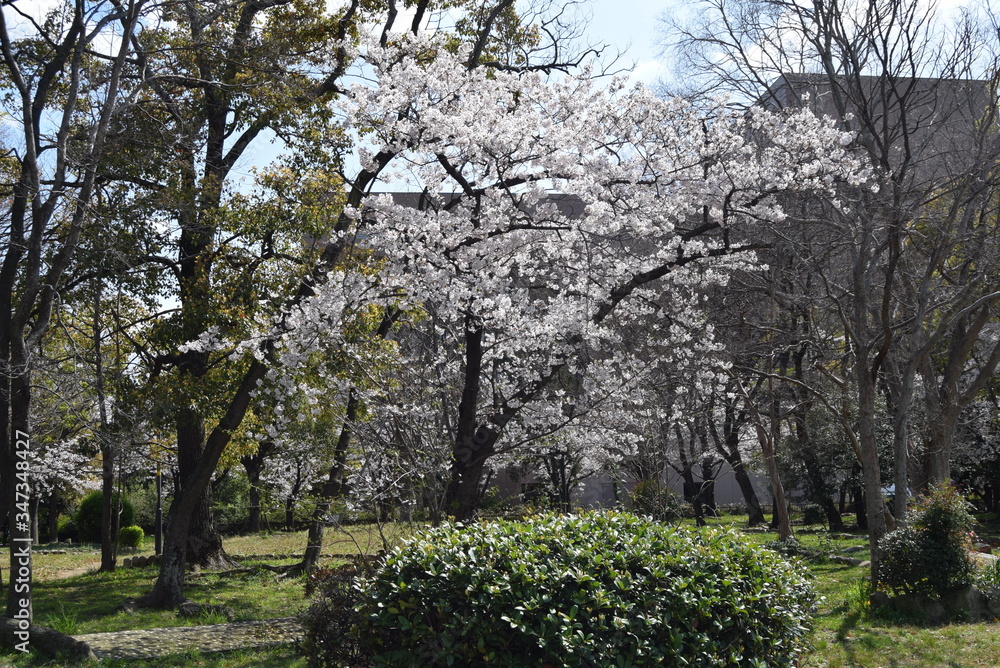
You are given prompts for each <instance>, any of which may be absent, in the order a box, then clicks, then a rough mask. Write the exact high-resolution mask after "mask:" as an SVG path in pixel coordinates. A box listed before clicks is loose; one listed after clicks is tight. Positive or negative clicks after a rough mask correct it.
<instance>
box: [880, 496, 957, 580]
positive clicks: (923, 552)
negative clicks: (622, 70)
mask: <svg viewBox="0 0 1000 668" xmlns="http://www.w3.org/2000/svg"><path fill="white" fill-rule="evenodd" d="M974 522H975V520H974V518H973V517H972V515H971V514H970V513H969V504H968V503H967V502H966V501H965V499H964V498H962V496H961V495H960V494H959V493H958V491H957V490H956V489H955V488H954V487H953V486H951V485H949V484H947V483H946V484H943V485H939V486H937V487H934V488H932V489H931V490H930V491H929V492H928V493H927V494H926V495H924V496H923V497H921V498H920V499H918V500H917V502H916V503H914V505H913V508H912V511H911V515H910V525H909V526H908V527H904V528H902V529H897V530H896V531H893V532H891V533H889V534H888V535H886V536H885V538H883V539H882V540H881V541H880V542H879V550H880V552H881V556H880V559H879V567H878V582H879V588H880V589H886V590H889V591H891V592H893V593H896V594H902V593H916V594H924V595H927V596H931V597H935V598H937V597H940V596H942V595H944V594H947V593H948V592H950V591H954V590H956V589H960V588H962V587H968V586H969V585H971V584H972V583H973V581H974V579H975V562H974V561H973V557H972V555H971V548H972V544H971V541H970V539H969V531H970V530H971V529H972V526H973V524H974Z"/></svg>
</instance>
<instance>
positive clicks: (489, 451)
mask: <svg viewBox="0 0 1000 668" xmlns="http://www.w3.org/2000/svg"><path fill="white" fill-rule="evenodd" d="M482 364H483V329H482V327H480V326H479V325H477V324H476V323H475V322H473V321H472V319H471V318H470V320H469V321H468V322H466V329H465V369H464V381H463V386H462V399H461V401H460V402H459V405H458V424H457V427H456V434H455V445H454V451H453V452H452V462H451V470H450V480H449V482H448V487H447V490H446V491H445V512H446V513H448V514H449V515H452V516H454V517H455V519H457V520H460V521H463V520H468V519H470V518H471V517H472V516H473V515H474V514H475V510H476V505H477V504H478V502H479V494H480V489H479V483H480V481H481V480H482V477H483V471H484V470H485V468H486V460H487V459H488V458H489V457H490V456H492V455H493V446H494V444H495V443H496V439H497V437H498V436H499V434H498V432H497V431H495V430H494V429H492V428H490V427H487V426H486V425H482V424H478V406H477V404H478V402H479V389H480V380H481V378H480V376H481V374H482Z"/></svg>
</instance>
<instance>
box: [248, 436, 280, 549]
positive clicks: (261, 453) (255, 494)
mask: <svg viewBox="0 0 1000 668" xmlns="http://www.w3.org/2000/svg"><path fill="white" fill-rule="evenodd" d="M273 450H274V443H272V442H271V441H265V442H264V443H260V444H259V445H258V446H257V450H256V452H254V453H253V454H252V455H247V456H244V457H240V463H241V464H243V469H244V470H245V471H246V473H247V481H248V482H249V483H250V512H249V514H248V515H247V531H248V532H249V533H260V531H261V509H260V498H261V487H260V476H261V473H263V471H264V460H265V459H266V458H267V457H268V456H269V455H270V454H271V452H272V451H273Z"/></svg>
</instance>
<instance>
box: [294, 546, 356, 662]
mask: <svg viewBox="0 0 1000 668" xmlns="http://www.w3.org/2000/svg"><path fill="white" fill-rule="evenodd" d="M371 572H372V567H371V564H369V563H366V562H363V561H353V562H350V563H347V564H343V565H341V566H338V567H336V568H324V569H320V570H318V571H316V572H314V573H311V574H310V575H309V578H308V580H307V581H306V596H311V597H312V598H313V603H312V605H310V606H309V609H308V610H306V611H305V613H303V615H302V616H301V621H302V627H303V636H302V651H303V653H304V654H305V655H306V657H307V663H308V664H309V666H311V667H314V668H315V667H319V666H351V667H356V668H361V667H362V666H367V665H370V662H369V661H368V659H367V657H366V656H365V655H364V654H363V653H362V650H361V648H360V646H359V643H358V639H357V635H356V632H357V629H358V622H359V620H360V616H359V614H358V612H357V611H356V610H355V606H356V605H358V604H359V603H360V601H361V597H360V593H359V592H358V590H357V589H356V588H354V587H352V583H353V582H354V580H355V578H356V577H357V576H358V575H362V574H370V573H371Z"/></svg>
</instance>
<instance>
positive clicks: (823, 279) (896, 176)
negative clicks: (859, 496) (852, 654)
mask: <svg viewBox="0 0 1000 668" xmlns="http://www.w3.org/2000/svg"><path fill="white" fill-rule="evenodd" d="M995 25H996V22H995V21H994V20H993V17H991V16H988V15H985V16H984V13H983V12H980V13H977V12H975V11H972V10H964V11H963V12H961V13H959V14H958V15H957V17H956V18H955V20H954V21H952V22H951V23H950V24H947V26H946V24H945V23H944V22H943V21H941V17H940V15H939V14H938V13H937V12H936V11H935V9H934V7H933V5H931V4H922V3H912V2H906V1H903V0H876V1H874V2H869V3H860V2H852V1H850V0H833V1H832V2H820V1H818V0H817V1H816V2H806V3H795V2H785V1H784V0H707V1H706V2H703V3H701V13H700V14H699V15H698V18H697V20H696V21H693V22H686V23H685V22H681V21H671V20H669V19H668V20H667V22H666V24H665V36H666V40H667V42H668V45H669V47H670V48H672V49H674V50H673V51H672V53H674V54H675V55H676V56H677V58H678V61H679V63H680V67H681V68H682V69H683V70H684V71H685V72H686V73H687V74H688V76H687V77H686V82H687V83H688V90H687V91H686V92H687V93H688V94H692V95H696V96H697V95H700V94H707V93H709V92H713V93H717V92H718V90H719V88H720V87H721V88H724V89H725V90H728V91H730V92H732V93H733V94H734V95H735V98H734V101H735V102H736V103H739V104H744V105H753V104H762V105H764V106H767V107H771V108H784V107H798V106H801V105H810V106H812V107H813V109H814V110H816V111H818V112H820V113H825V114H829V115H831V116H833V117H834V118H836V119H837V120H838V122H839V123H840V124H841V125H842V126H843V127H844V128H846V129H848V130H851V131H854V132H855V133H856V135H855V144H856V146H857V148H858V150H859V151H862V152H864V153H865V154H866V155H867V156H868V159H869V161H870V163H871V165H872V167H873V181H872V183H871V187H870V188H868V189H854V190H843V191H842V192H841V193H839V194H838V201H831V202H827V203H818V202H812V203H809V204H808V205H807V204H805V203H804V204H803V205H802V208H801V211H800V213H799V215H798V217H797V218H798V220H797V223H798V224H797V225H795V226H787V225H786V226H782V227H780V228H779V227H772V228H771V229H770V230H768V231H767V232H764V234H767V235H769V238H771V239H772V240H773V241H774V244H775V247H776V248H780V249H782V250H781V252H783V253H789V254H792V255H793V256H794V257H795V258H796V260H797V262H796V263H795V266H796V268H797V270H798V271H804V272H805V273H807V274H808V276H809V277H810V280H811V281H812V283H811V285H810V288H809V289H810V292H808V293H806V292H805V291H801V292H797V293H796V294H793V295H791V296H792V297H793V298H797V299H799V300H806V299H807V300H809V301H810V303H811V304H813V306H812V307H811V308H819V309H821V310H822V311H824V312H825V313H827V314H829V315H830V316H833V317H834V318H835V319H836V323H837V324H836V329H837V330H838V331H839V332H840V333H842V335H843V337H844V341H846V343H847V346H846V348H845V349H844V350H843V351H842V354H840V355H839V357H840V359H841V360H842V361H843V362H844V363H845V364H846V368H847V369H848V370H849V371H850V382H849V383H847V381H846V380H845V379H841V381H842V382H844V383H847V385H849V386H850V387H851V388H853V389H852V390H851V391H852V393H853V398H852V404H853V412H854V416H853V417H852V420H850V421H844V427H845V429H848V430H850V431H852V432H854V431H856V437H857V445H858V448H857V454H858V456H859V459H860V462H861V465H862V470H863V475H864V488H865V490H864V491H865V498H866V504H867V516H868V520H869V534H870V542H871V547H872V553H873V558H874V560H875V561H877V559H878V549H877V542H878V539H879V538H880V537H881V536H882V535H883V534H884V533H885V532H886V530H887V527H889V526H891V525H892V523H893V520H892V519H891V518H889V517H887V514H886V513H884V512H883V508H882V506H883V504H882V485H883V482H882V480H881V476H880V474H879V461H878V452H877V449H876V420H877V418H876V410H875V407H876V401H877V398H878V393H879V391H880V387H882V388H885V389H886V393H887V397H888V398H889V404H890V411H891V414H892V419H893V422H894V426H895V456H894V471H895V481H894V482H895V485H896V500H897V505H896V512H897V513H898V515H899V516H900V517H901V518H905V514H906V496H907V493H908V490H909V489H910V488H911V487H912V486H913V485H912V483H911V478H912V477H913V474H912V472H911V471H910V466H909V460H910V458H911V455H912V445H913V441H914V439H913V437H912V435H911V434H910V433H909V431H908V428H909V425H910V422H911V420H910V419H909V412H910V408H911V406H912V402H913V401H914V393H915V388H917V387H918V385H917V384H916V377H917V374H918V373H919V374H920V375H922V376H923V385H922V386H923V387H926V388H937V389H936V390H931V391H929V392H928V393H927V395H926V399H925V402H930V404H929V406H930V405H931V404H933V409H932V410H934V411H936V414H937V415H938V416H940V417H938V418H937V419H936V420H934V421H933V422H934V423H935V428H934V429H931V430H928V432H927V434H925V443H926V453H927V462H928V465H927V469H928V475H927V476H926V479H928V480H939V479H943V478H945V477H947V475H948V465H947V461H948V453H949V452H950V440H949V439H950V438H953V434H954V425H955V424H956V422H955V420H957V413H956V411H958V412H960V410H961V407H962V406H963V405H965V404H966V403H967V402H968V401H970V400H971V399H972V398H973V397H974V396H975V393H976V392H977V391H978V390H979V389H980V388H981V387H982V384H983V383H984V382H985V381H986V379H988V378H989V377H990V376H991V375H992V374H993V372H994V371H995V369H996V366H997V361H998V360H997V357H996V356H997V354H998V351H997V349H996V344H995V343H992V344H991V343H990V342H989V340H988V337H987V336H986V332H987V329H988V328H987V327H986V324H987V323H989V322H991V321H992V320H993V318H994V317H993V316H992V315H991V313H992V310H993V309H995V305H996V304H997V301H996V300H997V295H996V294H994V293H993V292H991V290H990V287H989V286H990V285H996V281H995V279H994V280H993V282H992V284H991V283H990V280H989V279H990V277H991V276H993V275H994V272H995V271H996V267H995V262H993V261H991V260H988V259H987V258H986V256H985V255H984V251H985V249H986V248H987V247H988V246H989V243H988V242H986V241H985V239H986V238H987V237H988V236H989V234H988V233H987V231H988V230H990V229H995V215H994V214H993V206H994V205H995V198H996V195H995V193H996V189H995V188H996V185H997V184H996V183H995V175H996V170H995V165H996V160H997V148H998V147H997V143H996V132H995V128H996V121H995V118H996V114H995V97H996V85H995V79H990V76H991V75H992V76H995V72H996V67H995V63H996V62H997V60H996V49H995ZM809 228H812V231H811V232H810V231H809ZM993 236H995V235H993ZM973 267H974V268H973ZM798 285H799V288H800V289H801V288H802V287H804V286H803V284H802V283H799V284H798ZM793 290H794V288H793ZM980 323H981V324H980ZM827 331H828V332H829V330H827ZM831 354H836V351H835V350H834V349H828V350H827V351H826V352H823V351H821V350H819V349H818V348H817V350H816V352H815V353H814V364H815V367H814V368H815V371H811V372H810V373H812V374H813V375H815V373H825V372H829V368H827V367H828V365H829V362H830V357H829V355H831ZM942 358H943V359H945V360H947V361H946V362H945V363H943V364H942ZM824 365H827V366H824ZM937 365H940V368H936V366H937ZM804 380H806V381H807V380H808V379H804ZM959 388H961V389H959ZM826 399H827V403H828V404H829V405H830V406H831V408H833V407H835V406H836V402H835V401H831V399H832V397H826ZM842 415H843V414H842V413H841V416H842ZM953 415H954V416H955V417H954V419H952V416H953ZM851 423H853V424H851ZM872 572H873V573H874V572H875V571H874V569H873V571H872Z"/></svg>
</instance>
